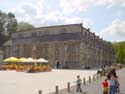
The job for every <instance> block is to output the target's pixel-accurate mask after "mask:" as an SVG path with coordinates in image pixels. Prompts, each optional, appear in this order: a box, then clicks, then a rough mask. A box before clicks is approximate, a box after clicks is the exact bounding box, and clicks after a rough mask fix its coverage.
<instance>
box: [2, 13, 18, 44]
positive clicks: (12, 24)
mask: <svg viewBox="0 0 125 94" xmlns="http://www.w3.org/2000/svg"><path fill="white" fill-rule="evenodd" d="M15 31H17V20H16V18H15V16H14V14H12V13H8V14H7V13H3V12H1V11H0V46H1V45H2V44H3V43H4V42H5V41H7V40H8V39H9V38H10V37H11V33H12V32H15Z"/></svg>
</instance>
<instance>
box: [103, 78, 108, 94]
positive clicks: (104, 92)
mask: <svg viewBox="0 0 125 94" xmlns="http://www.w3.org/2000/svg"><path fill="white" fill-rule="evenodd" d="M102 85H103V94H108V91H109V89H108V88H109V83H108V81H107V79H105V81H104V82H102Z"/></svg>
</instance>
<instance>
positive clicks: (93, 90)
mask: <svg viewBox="0 0 125 94" xmlns="http://www.w3.org/2000/svg"><path fill="white" fill-rule="evenodd" d="M117 75H118V76H119V82H120V91H121V93H120V94H125V68H123V69H121V70H118V71H117ZM104 78H105V77H103V78H101V79H99V80H96V81H93V82H91V83H90V84H89V83H87V84H86V85H82V90H83V92H87V93H79V94H102V85H101V83H102V81H104ZM50 94H55V93H50ZM59 94H77V92H76V86H72V87H71V92H70V93H67V89H63V90H61V91H60V92H59Z"/></svg>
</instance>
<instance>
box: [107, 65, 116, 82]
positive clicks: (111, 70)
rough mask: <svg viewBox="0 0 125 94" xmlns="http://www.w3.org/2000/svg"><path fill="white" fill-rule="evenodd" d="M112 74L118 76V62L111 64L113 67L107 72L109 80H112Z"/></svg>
mask: <svg viewBox="0 0 125 94" xmlns="http://www.w3.org/2000/svg"><path fill="white" fill-rule="evenodd" d="M111 75H113V76H114V77H117V74H116V64H113V65H112V66H111V69H110V70H109V72H108V73H107V78H108V80H110V78H111Z"/></svg>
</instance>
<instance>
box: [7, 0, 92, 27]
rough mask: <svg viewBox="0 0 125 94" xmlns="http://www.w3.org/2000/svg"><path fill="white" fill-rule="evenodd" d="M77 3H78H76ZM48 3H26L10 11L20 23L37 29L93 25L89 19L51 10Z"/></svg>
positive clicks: (40, 1) (42, 1)
mask: <svg viewBox="0 0 125 94" xmlns="http://www.w3.org/2000/svg"><path fill="white" fill-rule="evenodd" d="M75 2H76V1H75ZM48 7H50V6H49V5H48V3H47V2H46V1H45V0H39V2H38V3H35V4H33V3H31V2H30V3H28V2H25V3H23V5H20V6H19V7H17V8H13V9H10V10H9V11H11V12H13V13H14V14H15V15H16V17H17V19H18V21H19V22H20V21H25V22H29V23H31V24H33V25H34V26H36V27H39V26H45V25H57V24H74V23H83V25H84V26H85V27H89V26H91V25H93V22H92V21H91V20H90V19H89V18H84V19H83V18H81V17H76V16H73V15H66V14H63V13H60V12H61V11H60V10H58V9H57V10H49V9H48Z"/></svg>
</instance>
